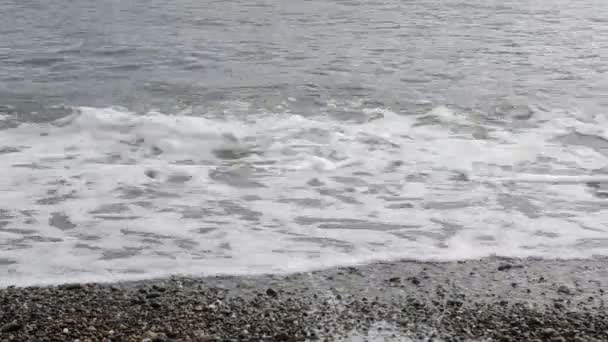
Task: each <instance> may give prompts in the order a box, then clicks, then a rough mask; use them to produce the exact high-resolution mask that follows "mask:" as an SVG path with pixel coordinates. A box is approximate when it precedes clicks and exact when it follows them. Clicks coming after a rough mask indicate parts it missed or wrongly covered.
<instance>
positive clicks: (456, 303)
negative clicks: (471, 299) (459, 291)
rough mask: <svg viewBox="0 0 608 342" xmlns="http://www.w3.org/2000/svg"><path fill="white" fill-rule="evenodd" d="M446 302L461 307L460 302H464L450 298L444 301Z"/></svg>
mask: <svg viewBox="0 0 608 342" xmlns="http://www.w3.org/2000/svg"><path fill="white" fill-rule="evenodd" d="M446 304H447V305H448V306H455V307H461V306H462V304H464V303H463V302H462V301H460V300H457V299H450V300H448V301H447V302H446Z"/></svg>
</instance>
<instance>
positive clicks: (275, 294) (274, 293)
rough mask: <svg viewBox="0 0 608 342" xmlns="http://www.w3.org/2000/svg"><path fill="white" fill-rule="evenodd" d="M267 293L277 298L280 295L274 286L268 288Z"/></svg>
mask: <svg viewBox="0 0 608 342" xmlns="http://www.w3.org/2000/svg"><path fill="white" fill-rule="evenodd" d="M266 294H267V295H268V296H270V297H273V298H276V297H278V296H279V294H278V293H277V291H275V290H273V289H272V288H268V290H266Z"/></svg>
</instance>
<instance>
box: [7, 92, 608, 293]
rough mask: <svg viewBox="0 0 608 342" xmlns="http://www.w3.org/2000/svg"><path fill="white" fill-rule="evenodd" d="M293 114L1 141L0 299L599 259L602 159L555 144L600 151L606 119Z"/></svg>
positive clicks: (171, 118)
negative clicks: (227, 278)
mask: <svg viewBox="0 0 608 342" xmlns="http://www.w3.org/2000/svg"><path fill="white" fill-rule="evenodd" d="M289 102H293V101H289ZM289 102H286V103H285V105H284V106H289ZM335 105H339V104H335ZM359 105H360V104H356V105H353V106H354V107H357V106H359ZM233 110H234V111H236V112H239V111H249V110H251V108H250V106H249V105H248V104H246V103H240V104H238V105H236V104H235V106H234V108H233ZM286 112H287V110H285V109H283V111H282V112H279V113H256V115H249V116H247V115H236V114H235V115H232V114H233V113H230V112H226V113H224V115H223V116H219V117H218V116H211V115H202V116H197V115H194V114H193V115H183V114H180V115H166V114H161V113H148V114H146V115H139V114H134V113H131V112H128V111H126V110H124V109H116V108H103V109H102V108H78V109H76V110H75V111H74V113H73V114H72V115H70V116H68V117H65V118H63V119H61V120H59V121H57V122H54V123H52V124H34V123H24V124H21V125H20V126H19V127H17V128H12V129H5V130H3V131H0V133H1V134H0V171H1V174H2V177H0V245H1V247H2V248H1V249H0V271H2V276H0V285H8V284H30V283H53V282H63V281H75V280H81V281H86V280H91V281H107V280H122V279H141V278H148V277H154V276H163V275H167V274H172V273H187V274H196V275H203V274H217V273H232V274H245V273H264V272H275V273H281V272H292V271H299V270H305V269H312V268H320V267H328V266H333V265H346V264H356V263H361V262H368V261H371V260H381V259H395V258H412V259H420V260H455V259H468V258H479V257H484V256H489V255H503V256H520V257H525V256H541V257H589V256H592V255H596V254H598V255H606V254H608V202H606V201H607V199H606V198H604V197H605V194H604V192H603V191H604V190H603V189H604V188H602V183H606V182H608V172H607V170H608V156H607V155H606V154H605V151H604V150H602V148H601V146H599V147H598V146H595V145H593V144H588V143H586V140H584V139H583V140H581V143H571V142H570V141H565V140H564V139H563V137H568V136H570V135H573V134H579V135H584V136H586V137H588V136H592V137H594V139H599V140H598V141H600V142H601V141H603V140H602V139H608V133H607V131H606V129H605V127H608V122H607V120H606V119H605V118H603V117H600V116H592V115H589V116H584V115H582V114H575V113H566V112H559V111H552V112H548V111H542V110H537V111H536V112H535V115H534V116H533V118H532V119H530V120H528V121H527V122H526V125H525V126H521V127H520V126H517V125H512V124H510V123H509V122H508V120H509V119H508V118H500V120H498V119H496V120H484V119H483V118H480V117H477V116H475V115H474V114H472V113H467V112H465V111H456V110H454V109H450V108H447V107H438V108H435V109H434V110H432V111H430V112H429V113H427V114H424V115H407V114H397V113H394V112H392V111H390V110H388V109H384V108H360V112H361V113H362V115H363V117H367V118H368V119H367V120H359V121H356V122H355V121H339V120H337V119H332V118H331V117H329V116H327V115H319V116H318V117H305V116H300V115H296V114H289V113H286ZM237 114H238V113H237Z"/></svg>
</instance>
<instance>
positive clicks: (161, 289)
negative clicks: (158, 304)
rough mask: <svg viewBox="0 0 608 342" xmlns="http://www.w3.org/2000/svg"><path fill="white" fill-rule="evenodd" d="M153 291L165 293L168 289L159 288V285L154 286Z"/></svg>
mask: <svg viewBox="0 0 608 342" xmlns="http://www.w3.org/2000/svg"><path fill="white" fill-rule="evenodd" d="M152 289H153V290H155V291H158V292H165V291H167V289H166V288H164V287H162V286H159V285H152Z"/></svg>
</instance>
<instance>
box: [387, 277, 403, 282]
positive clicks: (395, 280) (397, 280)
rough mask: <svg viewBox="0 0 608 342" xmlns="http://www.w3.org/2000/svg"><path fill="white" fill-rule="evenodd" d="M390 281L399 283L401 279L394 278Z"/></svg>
mask: <svg viewBox="0 0 608 342" xmlns="http://www.w3.org/2000/svg"><path fill="white" fill-rule="evenodd" d="M388 281H389V282H391V283H399V282H401V278H399V277H392V278H390V279H389V280H388Z"/></svg>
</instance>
